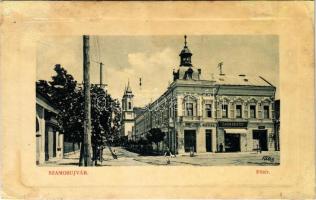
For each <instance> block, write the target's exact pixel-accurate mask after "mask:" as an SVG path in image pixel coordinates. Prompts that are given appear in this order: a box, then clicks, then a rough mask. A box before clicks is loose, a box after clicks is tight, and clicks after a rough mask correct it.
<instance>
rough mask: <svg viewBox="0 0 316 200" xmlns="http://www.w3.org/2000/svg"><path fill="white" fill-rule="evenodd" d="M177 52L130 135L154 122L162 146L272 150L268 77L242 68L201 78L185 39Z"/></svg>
mask: <svg viewBox="0 0 316 200" xmlns="http://www.w3.org/2000/svg"><path fill="white" fill-rule="evenodd" d="M185 40H186V38H185ZM179 56H180V66H179V69H178V70H177V71H174V72H173V78H174V81H173V82H172V83H171V84H170V85H169V87H168V89H167V91H165V92H164V94H162V95H161V96H160V97H159V98H158V99H157V100H155V101H154V102H152V103H150V104H149V105H148V106H147V107H146V109H145V110H144V111H143V112H141V113H140V114H139V115H137V116H136V117H135V127H134V128H133V136H132V139H134V140H138V139H140V138H141V137H146V133H147V132H148V131H149V130H150V129H151V128H160V129H161V130H162V131H163V132H165V133H166V137H165V141H164V144H165V145H162V146H165V147H168V148H169V149H170V150H172V151H173V152H176V153H184V152H189V151H190V150H194V151H195V152H244V151H256V150H258V149H261V150H262V151H273V150H275V130H274V121H273V118H274V111H273V108H274V105H273V104H274V97H275V91H276V88H275V87H274V86H273V85H272V84H271V83H269V82H268V81H267V80H266V79H264V78H263V77H249V76H246V75H244V74H240V75H237V76H231V75H225V74H220V75H219V76H216V77H212V79H211V80H202V79H201V73H202V71H201V70H200V69H198V68H197V67H196V66H193V64H192V61H191V57H192V53H191V51H190V50H189V48H188V46H187V43H186V41H185V45H184V48H183V50H182V51H181V53H180V55H179ZM124 108H126V107H124ZM131 116H132V114H131Z"/></svg>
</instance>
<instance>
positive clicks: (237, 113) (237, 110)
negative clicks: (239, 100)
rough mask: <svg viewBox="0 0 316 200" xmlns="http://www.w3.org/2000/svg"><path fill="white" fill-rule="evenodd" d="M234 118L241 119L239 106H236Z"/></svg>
mask: <svg viewBox="0 0 316 200" xmlns="http://www.w3.org/2000/svg"><path fill="white" fill-rule="evenodd" d="M236 118H242V108H241V105H236Z"/></svg>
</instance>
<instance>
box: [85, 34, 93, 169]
mask: <svg viewBox="0 0 316 200" xmlns="http://www.w3.org/2000/svg"><path fill="white" fill-rule="evenodd" d="M89 50H90V47H89V36H88V35H84V36H83V80H84V113H85V120H84V137H83V145H84V147H83V149H84V153H83V157H84V166H92V160H91V151H92V145H91V99H90V58H89Z"/></svg>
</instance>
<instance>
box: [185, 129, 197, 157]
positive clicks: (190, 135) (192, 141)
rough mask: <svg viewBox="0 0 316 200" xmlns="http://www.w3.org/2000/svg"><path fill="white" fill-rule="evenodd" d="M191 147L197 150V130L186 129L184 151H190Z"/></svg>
mask: <svg viewBox="0 0 316 200" xmlns="http://www.w3.org/2000/svg"><path fill="white" fill-rule="evenodd" d="M191 148H193V149H194V152H196V132H195V130H184V151H185V152H190V149H191Z"/></svg>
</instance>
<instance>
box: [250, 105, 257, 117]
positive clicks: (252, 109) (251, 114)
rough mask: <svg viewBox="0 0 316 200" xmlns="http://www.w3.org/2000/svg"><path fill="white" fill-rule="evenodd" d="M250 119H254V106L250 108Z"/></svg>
mask: <svg viewBox="0 0 316 200" xmlns="http://www.w3.org/2000/svg"><path fill="white" fill-rule="evenodd" d="M250 118H256V106H255V105H251V106H250Z"/></svg>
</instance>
